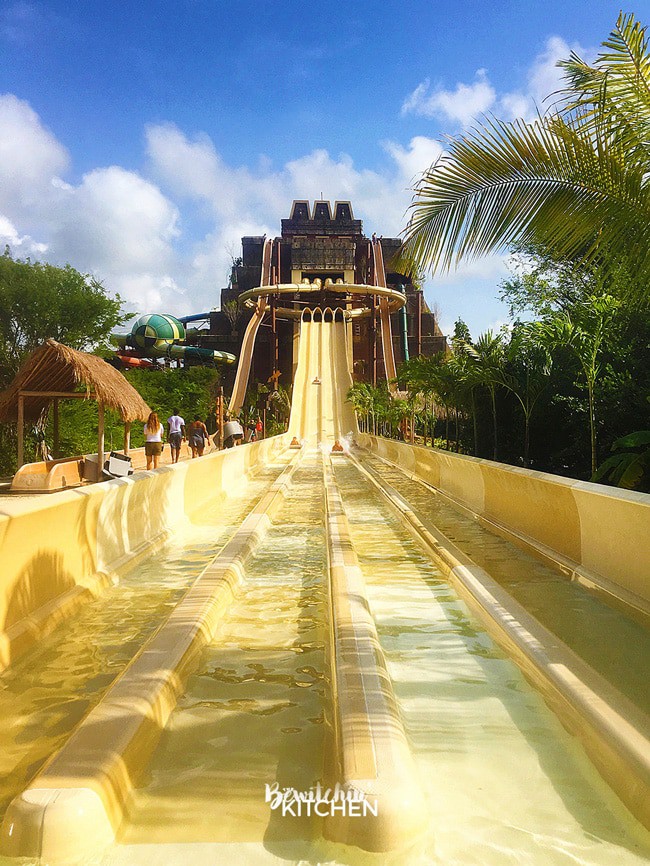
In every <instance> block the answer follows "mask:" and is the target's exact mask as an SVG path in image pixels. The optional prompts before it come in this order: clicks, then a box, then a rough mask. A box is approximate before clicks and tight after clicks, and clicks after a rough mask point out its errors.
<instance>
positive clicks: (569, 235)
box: [402, 14, 650, 291]
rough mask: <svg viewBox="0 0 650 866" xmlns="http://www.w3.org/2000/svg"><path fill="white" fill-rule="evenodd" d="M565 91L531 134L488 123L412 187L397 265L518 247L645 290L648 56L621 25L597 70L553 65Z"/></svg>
mask: <svg viewBox="0 0 650 866" xmlns="http://www.w3.org/2000/svg"><path fill="white" fill-rule="evenodd" d="M560 65H561V66H562V67H563V70H564V75H565V79H566V88H565V89H564V90H563V91H562V92H561V93H560V94H559V99H558V101H557V102H556V103H555V104H554V105H553V106H552V107H551V108H550V110H549V111H548V112H547V113H546V114H545V115H543V116H542V115H539V116H538V117H537V118H536V119H535V120H533V121H532V122H529V123H527V122H524V121H523V120H515V121H513V122H504V121H500V120H498V119H487V120H485V121H484V122H483V123H481V124H479V125H478V126H477V127H476V129H475V130H474V131H472V132H471V133H469V134H466V135H464V136H461V137H459V138H456V139H453V140H452V141H451V142H450V143H449V147H448V151H447V152H446V153H444V154H443V155H442V156H441V157H440V158H439V159H438V160H437V161H436V162H435V163H434V164H433V165H432V166H431V168H430V169H429V170H428V171H427V172H425V174H424V175H423V177H422V179H421V181H420V182H419V184H418V186H417V188H416V192H415V197H414V201H413V203H412V205H411V217H410V221H409V224H408V226H407V229H406V232H405V243H404V247H403V253H402V258H403V260H404V261H406V263H409V264H410V266H411V267H412V268H413V269H416V268H417V269H422V268H425V269H427V270H428V269H434V270H435V269H439V268H442V269H445V268H449V267H451V266H453V265H455V264H457V263H458V262H459V261H460V260H461V259H466V258H473V257H477V256H482V255H485V254H488V253H491V252H495V251H498V250H501V249H504V248H506V247H508V246H510V245H513V244H524V245H533V246H535V247H538V248H542V249H543V250H545V251H546V252H547V253H548V254H549V255H550V256H551V257H552V258H554V259H555V260H573V261H583V262H588V263H591V264H595V265H597V266H600V267H608V266H610V265H614V264H615V263H616V262H618V261H620V259H621V258H625V259H627V262H628V265H629V267H630V270H631V272H632V273H634V274H635V276H636V278H637V281H638V283H637V285H638V286H641V287H643V290H644V291H645V290H646V287H647V284H648V281H649V279H650V145H649V142H650V55H649V52H648V39H647V37H646V28H645V27H642V26H641V24H640V23H639V22H638V21H636V20H635V18H634V16H633V15H624V14H621V15H620V16H619V18H618V20H617V23H616V26H615V28H614V29H613V31H612V33H611V34H610V36H609V38H608V39H607V40H606V41H605V42H604V43H603V51H602V52H601V53H600V55H599V56H598V58H597V60H596V61H595V63H594V64H593V65H589V64H587V63H586V62H585V61H583V60H581V59H580V58H579V57H578V56H577V55H576V54H571V56H570V58H569V59H568V60H566V61H564V62H563V63H561V64H560Z"/></svg>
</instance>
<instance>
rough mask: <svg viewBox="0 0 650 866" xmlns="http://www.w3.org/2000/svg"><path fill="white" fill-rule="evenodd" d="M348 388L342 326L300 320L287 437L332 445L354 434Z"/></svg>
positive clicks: (353, 416) (347, 371) (355, 422)
mask: <svg viewBox="0 0 650 866" xmlns="http://www.w3.org/2000/svg"><path fill="white" fill-rule="evenodd" d="M315 380H318V382H317V383H316V382H315ZM351 387H352V376H351V374H350V370H349V367H348V358H347V348H346V335H345V323H344V322H334V321H327V322H325V321H316V322H314V321H304V320H303V321H302V322H301V323H300V346H299V350H298V367H297V369H296V379H295V384H294V390H293V398H292V404H291V417H290V421H289V434H290V435H291V436H296V437H297V438H298V439H300V440H301V441H302V440H305V441H308V442H324V443H329V444H330V445H333V444H334V442H335V440H337V439H341V438H345V437H348V436H349V435H350V434H351V433H352V434H353V433H355V432H356V431H357V429H358V428H357V421H356V415H355V413H354V410H353V408H352V406H351V404H350V403H348V402H347V393H348V391H349V390H350V388H351Z"/></svg>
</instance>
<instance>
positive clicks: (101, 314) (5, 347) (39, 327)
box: [0, 247, 131, 390]
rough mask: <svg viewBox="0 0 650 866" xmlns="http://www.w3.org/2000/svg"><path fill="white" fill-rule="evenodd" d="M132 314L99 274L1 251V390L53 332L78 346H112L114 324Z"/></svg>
mask: <svg viewBox="0 0 650 866" xmlns="http://www.w3.org/2000/svg"><path fill="white" fill-rule="evenodd" d="M129 318H131V315H130V314H128V313H124V312H123V311H122V300H121V298H120V297H119V296H116V297H114V298H111V297H109V296H108V294H107V292H106V290H105V289H104V287H103V286H102V284H101V283H100V282H99V281H98V280H96V279H95V278H94V277H91V276H88V275H85V274H81V273H79V271H76V270H75V269H74V268H73V267H72V266H71V265H66V266H65V267H64V268H58V267H55V266H54V265H49V264H46V263H42V262H32V261H30V260H29V259H27V260H26V261H22V260H20V259H14V258H12V256H11V252H10V250H9V248H8V247H6V248H5V252H4V255H2V256H0V390H2V389H3V388H5V387H6V386H7V384H8V383H9V382H10V381H11V379H12V378H13V377H14V376H15V375H16V373H17V372H18V368H19V367H20V365H21V363H22V362H23V360H24V359H25V357H26V356H27V355H28V354H29V353H30V352H32V351H33V350H34V349H36V348H37V347H38V346H40V345H41V344H42V343H44V342H45V340H47V339H48V337H52V338H53V339H55V340H58V341H59V342H62V343H65V344H66V345H68V346H71V347H72V348H73V349H85V350H90V349H95V348H97V347H100V346H102V345H106V344H107V341H108V336H109V334H110V332H111V331H112V330H113V328H116V327H117V326H119V325H121V324H123V323H124V322H125V321H127V320H128V319H129Z"/></svg>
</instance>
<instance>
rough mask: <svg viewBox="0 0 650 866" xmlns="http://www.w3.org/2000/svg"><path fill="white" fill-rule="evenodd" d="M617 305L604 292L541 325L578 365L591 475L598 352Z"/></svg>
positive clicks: (594, 456)
mask: <svg viewBox="0 0 650 866" xmlns="http://www.w3.org/2000/svg"><path fill="white" fill-rule="evenodd" d="M619 305H620V302H619V301H618V300H617V299H616V298H613V297H612V296H611V295H609V294H607V293H603V294H596V295H592V296H590V297H589V298H587V299H586V300H585V301H583V302H582V303H581V304H579V305H576V306H575V308H574V309H573V311H572V312H564V311H563V312H560V313H557V314H555V315H551V316H549V317H547V319H546V320H545V321H544V322H543V323H541V328H542V329H543V332H544V333H545V334H546V336H547V339H548V341H549V342H550V343H553V342H555V343H557V344H564V345H566V346H567V347H568V348H569V350H570V351H571V353H572V354H573V355H574V356H575V357H576V358H577V360H578V363H579V364H580V369H581V371H582V375H583V376H584V379H585V384H586V386H587V396H588V400H589V433H590V443H591V472H592V475H593V474H594V473H595V472H596V467H597V465H598V453H597V438H596V429H597V422H596V403H595V388H596V382H597V380H598V378H599V376H600V374H601V371H602V351H603V348H604V344H605V340H606V337H607V334H608V331H609V325H610V323H611V321H612V318H613V317H614V315H615V314H616V311H617V310H618V308H619Z"/></svg>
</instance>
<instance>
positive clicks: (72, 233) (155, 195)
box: [53, 166, 179, 273]
mask: <svg viewBox="0 0 650 866" xmlns="http://www.w3.org/2000/svg"><path fill="white" fill-rule="evenodd" d="M57 192H58V195H57V203H58V213H57V221H56V225H55V226H53V244H54V246H55V248H57V249H65V250H66V252H67V253H68V254H69V255H72V256H73V257H74V260H75V262H78V263H79V265H80V266H81V267H83V268H90V269H92V270H97V271H110V272H116V271H119V272H124V273H133V272H137V271H140V270H143V271H146V270H148V269H151V268H155V269H156V270H159V269H160V268H161V267H162V268H164V267H167V266H168V265H170V264H171V262H172V259H173V252H172V246H171V245H172V242H173V240H174V238H175V237H177V235H178V227H177V223H178V218H179V215H178V211H177V209H176V207H175V206H174V205H173V204H172V203H171V202H170V201H169V200H168V199H167V198H165V196H164V195H163V194H162V193H161V192H160V190H159V189H158V188H157V187H156V186H154V185H153V184H152V183H150V182H149V181H146V180H144V179H143V178H141V177H140V176H139V175H137V174H135V173H134V172H131V171H125V170H124V169H123V168H119V167H118V166H111V167H109V168H102V169H95V170H94V171H91V172H89V173H88V174H86V175H84V177H83V179H82V182H81V184H80V185H79V186H77V187H70V188H68V189H63V190H58V191H57Z"/></svg>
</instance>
